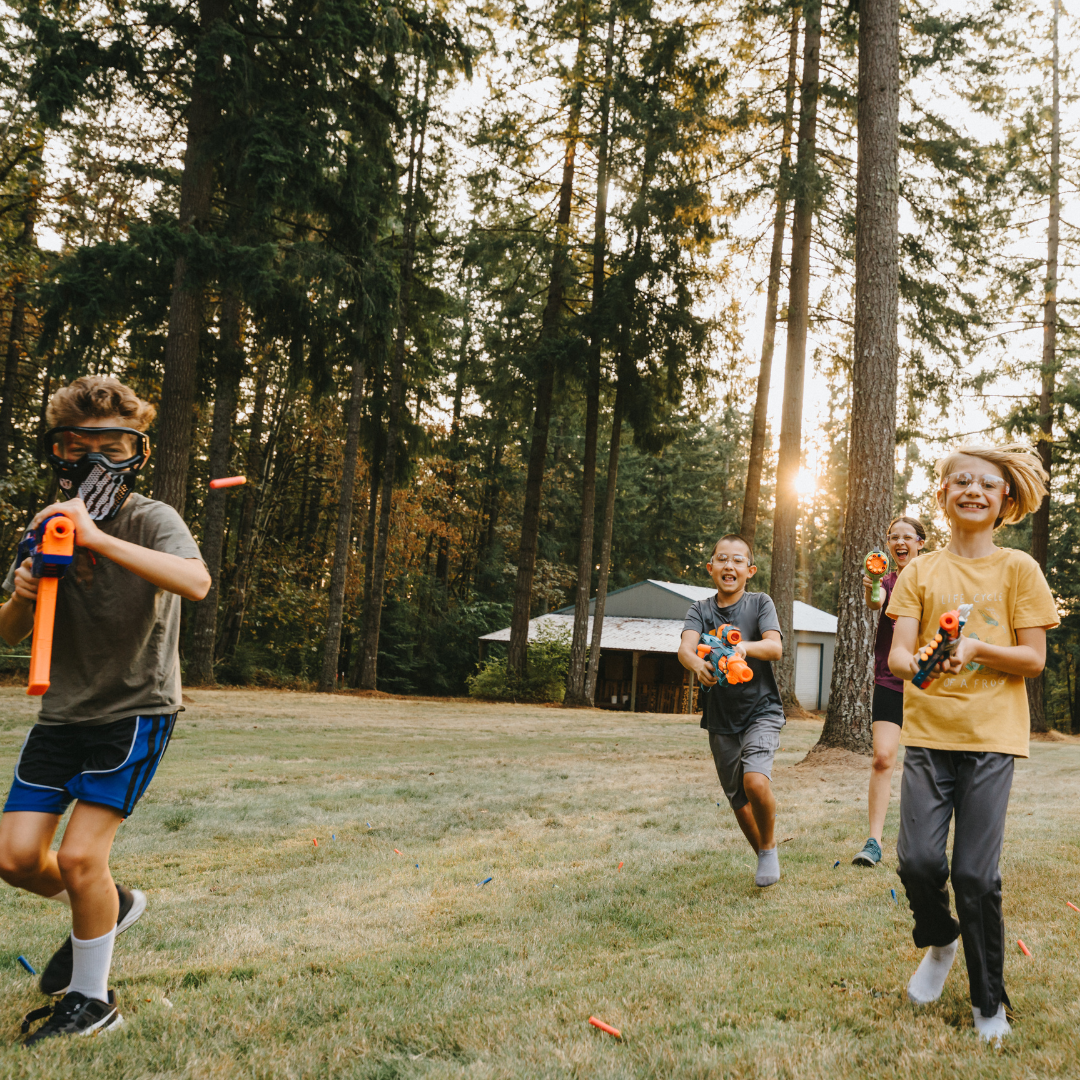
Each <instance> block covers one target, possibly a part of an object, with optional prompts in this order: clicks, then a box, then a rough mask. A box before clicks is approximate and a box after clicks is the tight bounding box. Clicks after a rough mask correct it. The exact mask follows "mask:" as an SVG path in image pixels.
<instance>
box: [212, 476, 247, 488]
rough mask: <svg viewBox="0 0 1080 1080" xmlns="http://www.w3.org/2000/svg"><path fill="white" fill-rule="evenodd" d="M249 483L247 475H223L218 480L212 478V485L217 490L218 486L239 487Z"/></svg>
mask: <svg viewBox="0 0 1080 1080" xmlns="http://www.w3.org/2000/svg"><path fill="white" fill-rule="evenodd" d="M246 483H247V477H246V476H222V477H219V478H218V479H217V480H211V481H210V486H211V487H212V488H213V489H214V490H215V491H216V490H217V489H218V488H227V487H239V486H240V485H241V484H246Z"/></svg>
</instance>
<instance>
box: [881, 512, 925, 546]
mask: <svg viewBox="0 0 1080 1080" xmlns="http://www.w3.org/2000/svg"><path fill="white" fill-rule="evenodd" d="M898 521H902V522H904V524H905V525H910V526H911V527H912V528H913V529H914V530H915V535H916V536H917V537H918V538H919V539H920V540H922V541H923V542H924V543H925V541H926V526H925V525H923V523H922V522H921V521H920V520H919V519H918V518H913V517H907V516H905V515H904V514H901V515H900V516H899V517H894V518H893V519H892V521H890V522H889V528H888V529H886V530H885V531H886V532H888V531H889V529H891V528H892V527H893V526H894V525H895V524H896V523H897V522H898Z"/></svg>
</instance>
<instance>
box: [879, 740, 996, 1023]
mask: <svg viewBox="0 0 1080 1080" xmlns="http://www.w3.org/2000/svg"><path fill="white" fill-rule="evenodd" d="M1013 764H1014V759H1013V757H1012V755H1010V754H989V753H979V754H977V753H969V752H967V751H960V750H929V749H927V748H926V747H924V746H909V747H908V748H907V750H906V752H905V756H904V779H903V782H902V784H901V788H900V835H899V837H898V838H897V841H896V855H897V859H898V861H899V863H900V869H899V873H900V880H901V881H902V882H903V883H904V889H905V890H906V891H907V897H908V903H910V905H911V911H912V913H913V914H914V916H915V930H914V934H913V936H914V938H915V944H916V945H917V946H918V947H919V948H920V949H922V948H925V947H926V946H928V945H938V946H941V945H948V944H950V943H951V942H953V941H955V940H956V937H957V933H958V932H959V935H960V937H962V938H963V940H964V956H965V958H966V959H967V969H968V982H969V984H970V987H971V1004H972V1005H974V1006H976V1007H977V1008H978V1009H979V1010H980V1011H981V1012H982V1014H983V1016H993V1015H994V1014H995V1013H996V1012H997V1010H998V1005H999V1004H1000V1003H1001V1002H1002V1001H1004V1002H1005V1003H1006V1004H1007V1005H1008V1004H1010V1002H1009V997H1008V994H1006V993H1005V986H1004V966H1005V921H1004V919H1003V918H1002V915H1001V871H1000V869H999V868H998V862H999V860H1000V859H1001V845H1002V841H1003V840H1004V836H1005V812H1006V810H1007V809H1008V806H1009V791H1010V789H1011V788H1012V778H1013ZM954 814H955V816H956V833H955V835H954V837H953V859H952V884H953V892H954V893H955V894H956V914H957V916H958V919H954V918H953V916H952V913H951V912H950V910H949V890H948V888H947V887H946V882H947V881H948V880H949V863H948V859H947V858H946V854H945V846H946V843H947V842H948V839H949V823H950V821H951V820H952V818H953V815H954Z"/></svg>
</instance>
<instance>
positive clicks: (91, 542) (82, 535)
mask: <svg viewBox="0 0 1080 1080" xmlns="http://www.w3.org/2000/svg"><path fill="white" fill-rule="evenodd" d="M53 514H66V515H67V516H68V517H69V518H71V520H72V521H73V522H74V523H75V536H76V542H77V543H78V545H79V547H84V548H86V549H87V550H88V551H93V552H96V553H97V554H98V555H104V556H105V558H106V559H111V560H112V561H113V562H114V563H116V564H117V565H118V566H122V567H123V568H124V569H125V570H130V571H131V572H132V573H133V574H138V575H139V577H141V578H143V580H145V581H149V582H150V584H151V585H156V586H157V587H158V588H159V589H165V590H166V591H168V592H171V593H176V594H177V595H178V596H183V597H184V598H185V599H187V600H201V599H202V598H203V597H204V596H205V595H206V594H207V593H208V592H209V591H210V574H209V571H207V569H206V567H205V566H204V565H203V563H202V561H201V560H200V559H183V558H181V557H180V556H179V555H170V554H169V553H168V552H166V551H154V550H153V548H145V547H140V545H138V544H132V543H130V542H128V541H127V540H119V539H117V537H115V536H109V535H108V533H105V532H103V531H102V530H101V529H99V528H98V527H97V524H96V523H95V522H94V520H93V518H91V517H90V514H89V513H88V512H87V509H86V505H85V504H84V503H83V501H82V499H70V500H68V501H67V502H63V503H53V504H52V506H47V507H45V509H44V510H42V511H41V512H40V513H38V514H37V515H36V516H35V517H34V520H33V521H32V522H31V523H30V528H34V527H35V526H36V525H38V524H39V523H40V522H42V521H44V520H45V518H47V517H51V516H52V515H53ZM9 603H10V601H9Z"/></svg>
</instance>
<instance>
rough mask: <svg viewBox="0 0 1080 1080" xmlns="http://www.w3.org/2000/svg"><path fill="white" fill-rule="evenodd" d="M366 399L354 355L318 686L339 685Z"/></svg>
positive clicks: (330, 687)
mask: <svg viewBox="0 0 1080 1080" xmlns="http://www.w3.org/2000/svg"><path fill="white" fill-rule="evenodd" d="M363 401H364V361H363V359H362V358H361V357H359V356H354V357H353V362H352V383H351V384H350V386H349V412H348V424H347V427H346V432H345V454H344V457H343V459H342V462H341V473H342V475H341V492H340V495H339V499H338V519H337V535H336V536H335V538H334V568H333V569H332V570H331V571H330V610H329V613H328V614H327V619H326V640H325V641H324V642H323V658H322V673H321V675H320V676H319V689H320V690H323V691H327V690H333V689H335V688H336V687H337V675H338V661H339V658H340V655H341V619H342V614H343V612H344V610H345V572H346V570H347V569H348V565H349V553H350V551H351V550H352V522H353V491H354V490H355V487H356V462H357V458H358V457H359V451H360V414H361V412H362V411H363Z"/></svg>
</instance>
